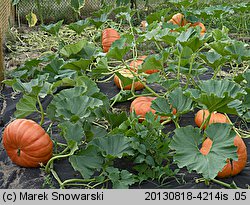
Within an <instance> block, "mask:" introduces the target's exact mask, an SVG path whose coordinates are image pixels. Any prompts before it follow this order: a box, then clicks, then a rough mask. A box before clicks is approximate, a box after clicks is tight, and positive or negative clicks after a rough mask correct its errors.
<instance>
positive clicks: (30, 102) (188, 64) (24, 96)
mask: <svg viewBox="0 0 250 205" xmlns="http://www.w3.org/2000/svg"><path fill="white" fill-rule="evenodd" d="M244 6H245V5H243V6H242V8H245V7H244ZM233 8H236V9H239V8H238V7H236V6H235V7H233ZM240 8H241V7H240ZM213 9H214V11H217V9H218V8H217V7H216V8H213ZM111 11H112V15H113V16H114V15H115V16H116V21H114V19H113V20H112V19H109V18H108V16H109V14H110V13H111ZM121 11H123V12H121ZM163 12H166V15H165V16H164V18H163V17H162V16H161V15H162V14H163ZM193 12H194V11H193ZM195 14H196V15H198V14H197V13H195ZM133 15H135V13H134V12H133V11H132V10H130V9H129V8H125V7H121V8H116V9H112V8H110V7H108V8H106V9H102V10H100V11H99V13H98V17H99V18H94V19H92V18H88V19H85V20H80V21H78V22H75V23H71V24H70V25H62V23H63V21H59V22H57V23H55V24H50V25H46V26H45V25H42V26H41V30H40V28H37V29H35V30H34V32H31V31H28V30H26V29H24V32H23V33H21V34H20V33H19V32H18V31H17V30H14V29H13V30H12V41H11V40H9V41H8V42H7V43H6V53H7V55H6V58H5V60H6V64H7V71H8V72H7V78H6V80H4V82H3V84H2V87H1V98H0V110H1V118H0V123H1V124H0V126H1V133H2V138H3V139H2V142H3V143H2V144H1V147H0V151H1V152H0V153H1V155H0V157H1V162H0V163H1V169H0V177H1V180H0V188H237V187H240V188H248V186H249V183H250V181H249V179H248V178H249V176H248V174H249V162H248V160H247V159H249V153H250V151H249V148H248V147H249V143H250V141H249V136H250V135H249V126H250V124H249V122H250V107H249V99H250V97H249V96H250V89H249V85H250V71H249V60H250V52H249V45H248V41H247V40H246V39H247V38H244V39H243V40H242V39H241V38H232V37H230V35H229V29H227V28H226V27H222V28H208V29H206V27H205V26H204V25H203V24H202V23H201V22H195V21H197V18H195V16H193V14H191V13H187V14H186V16H184V15H182V14H180V13H179V14H176V15H174V13H171V12H170V10H166V9H163V10H162V11H159V12H158V13H157V12H156V13H154V14H150V15H149V16H148V17H147V18H146V20H147V21H148V26H145V27H140V26H134V25H133V23H132V17H133ZM198 17H199V16H198ZM200 17H201V16H200ZM200 20H202V18H200ZM197 25H198V26H197ZM106 28H109V30H105V29H106ZM105 32H106V33H105ZM109 35H110V36H109ZM105 37H106V38H107V39H105ZM109 37H110V39H108V38H109ZM114 38H115V39H114ZM10 39H11V38H10ZM105 40H106V43H107V45H106V44H105ZM110 41H112V42H111V43H112V46H111V47H110V45H108V44H109V43H110ZM13 42H15V43H13ZM104 48H105V49H104ZM106 49H107V50H106ZM25 56H26V57H25ZM115 79H116V80H115ZM148 97H150V98H148ZM137 99H143V100H145V99H147V104H142V105H139V106H138V108H137V107H135V105H133V106H134V107H132V102H134V100H137ZM149 102H150V103H149ZM147 106H148V107H147ZM146 107H147V110H146ZM137 109H138V110H137ZM201 109H203V110H207V111H203V112H204V113H208V114H207V115H208V116H206V117H205V116H204V115H203V117H202V118H203V119H202V118H201V119H200V124H199V123H198V122H197V120H196V117H197V116H196V113H197V111H199V110H201ZM144 110H146V111H144ZM144 112H145V113H146V114H145V113H144ZM137 113H140V114H137ZM220 113H221V114H220ZM218 115H220V116H221V118H219V119H215V116H218ZM19 118H21V119H31V120H33V121H35V122H36V123H37V124H39V125H37V126H41V127H42V128H43V129H44V130H45V131H46V132H47V133H48V135H49V136H50V138H51V140H52V142H53V150H52V151H53V154H52V156H50V158H49V159H46V160H45V161H44V162H42V163H41V162H39V164H38V163H37V162H34V164H33V165H34V166H37V165H39V166H38V167H37V168H31V167H26V168H25V166H24V165H27V163H24V161H22V162H20V164H19V165H20V166H18V165H16V164H18V163H19V162H18V161H15V163H16V164H15V163H14V161H12V160H11V159H10V156H9V155H8V154H7V151H8V149H6V147H5V145H6V144H7V143H8V142H9V141H8V140H6V139H7V137H9V134H10V133H14V131H13V132H10V131H8V132H7V131H6V133H5V132H4V131H5V130H7V128H8V129H11V128H9V125H11V124H12V122H13V121H14V122H17V121H16V119H19ZM204 118H206V119H204ZM210 118H211V119H210ZM212 119H213V120H212ZM210 120H211V122H210ZM19 122H20V121H19ZM25 122H26V121H25ZM28 122H29V123H30V121H28ZM28 122H27V123H28ZM216 122H219V123H216ZM33 125H34V124H33ZM20 129H22V128H20ZM25 129H26V128H25ZM18 130H19V128H18ZM19 133H20V132H19ZM24 133H25V132H24ZM34 133H36V132H35V130H34ZM17 135H18V133H17V134H16V135H15V136H17ZM236 136H237V137H236ZM10 137H11V136H10ZM28 137H29V136H28ZM236 138H237V139H238V140H241V142H242V143H243V144H244V145H243V147H242V150H243V151H242V153H241V154H242V155H244V156H243V158H242V163H241V165H240V167H241V169H240V170H239V171H238V170H237V171H236V172H237V173H236V174H233V172H235V169H234V168H235V167H236V166H234V163H236V161H237V159H238V157H239V159H240V157H241V156H240V154H239V153H238V151H237V147H236V146H235V141H234V140H235V139H236ZM28 139H29V138H27V140H28ZM209 139H211V140H212V144H211V147H210V148H209V150H208V152H207V153H205V152H204V151H202V150H203V149H204V147H203V146H205V142H206V141H207V140H209ZM242 140H243V141H242ZM16 141H17V137H16V138H15V140H14V141H13V143H15V142H16ZM41 146H42V145H41ZM237 146H239V145H237ZM10 147H11V146H10ZM41 148H43V147H41ZM45 148H47V149H49V148H48V147H45ZM45 148H44V149H45ZM20 151H22V150H21V148H20V147H18V149H17V151H16V154H17V155H18V156H21V155H22V154H21V155H20ZM32 153H33V154H34V151H32ZM38 154H39V153H36V155H38ZM33 159H34V158H33ZM229 159H230V160H229ZM28 164H29V163H28ZM33 165H32V166H33ZM226 166H230V169H229V173H227V174H225V176H224V177H225V178H222V179H220V178H219V174H220V173H221V172H220V171H221V170H222V168H223V167H226ZM223 170H224V169H223ZM232 175H233V176H232ZM217 176H218V177H217Z"/></svg>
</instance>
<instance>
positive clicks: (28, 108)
mask: <svg viewBox="0 0 250 205" xmlns="http://www.w3.org/2000/svg"><path fill="white" fill-rule="evenodd" d="M36 103H37V99H36V97H32V96H29V95H24V96H23V97H22V98H21V99H20V100H19V101H18V103H17V104H16V111H15V112H14V115H15V117H16V118H25V117H26V116H28V115H30V114H32V113H33V112H37V111H38V110H37V107H36Z"/></svg>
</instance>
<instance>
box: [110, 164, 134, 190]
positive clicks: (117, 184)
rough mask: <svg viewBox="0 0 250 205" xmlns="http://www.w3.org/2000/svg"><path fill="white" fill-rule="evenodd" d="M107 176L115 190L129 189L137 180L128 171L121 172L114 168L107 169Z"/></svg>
mask: <svg viewBox="0 0 250 205" xmlns="http://www.w3.org/2000/svg"><path fill="white" fill-rule="evenodd" d="M106 172H107V176H108V178H109V179H110V180H111V182H112V184H113V186H112V188H113V189H128V188H129V185H132V184H134V183H135V182H136V181H137V180H136V179H135V176H134V175H133V174H132V173H130V172H128V171H127V170H121V171H120V170H119V169H117V168H114V167H108V168H107V169H106Z"/></svg>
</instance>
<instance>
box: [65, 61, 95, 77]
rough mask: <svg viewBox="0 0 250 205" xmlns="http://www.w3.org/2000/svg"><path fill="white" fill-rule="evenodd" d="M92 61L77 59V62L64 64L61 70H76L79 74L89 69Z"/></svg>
mask: <svg viewBox="0 0 250 205" xmlns="http://www.w3.org/2000/svg"><path fill="white" fill-rule="evenodd" d="M91 62H92V61H91V60H89V59H82V58H81V59H79V60H72V61H69V62H67V63H65V64H64V65H63V66H62V68H63V69H71V70H76V71H79V72H80V73H81V71H86V70H87V69H88V68H89V65H90V63H91Z"/></svg>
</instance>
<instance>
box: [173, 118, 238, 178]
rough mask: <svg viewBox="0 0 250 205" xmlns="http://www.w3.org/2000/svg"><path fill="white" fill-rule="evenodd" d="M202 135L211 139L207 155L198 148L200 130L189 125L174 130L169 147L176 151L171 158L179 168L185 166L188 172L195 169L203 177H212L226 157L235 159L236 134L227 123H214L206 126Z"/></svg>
mask: <svg viewBox="0 0 250 205" xmlns="http://www.w3.org/2000/svg"><path fill="white" fill-rule="evenodd" d="M204 135H205V136H208V137H209V138H210V139H211V140H212V141H213V144H212V147H211V149H210V152H209V153H208V154H207V155H203V154H201V152H200V149H199V147H200V145H201V144H202V139H203V136H202V134H201V133H200V130H199V129H198V128H194V127H192V126H191V125H190V126H187V127H181V128H177V129H176V130H175V134H174V136H173V140H172V141H171V143H170V148H171V149H173V150H175V151H176V153H175V155H174V157H173V159H174V162H176V163H177V165H178V167H179V168H183V167H187V169H188V171H189V172H191V171H196V172H197V173H199V174H202V175H203V177H204V178H205V179H213V178H215V177H216V176H217V173H218V172H219V171H221V170H222V168H223V167H224V166H225V165H226V163H227V161H226V160H227V159H228V158H231V159H233V160H237V154H236V150H237V148H236V147H235V146H234V138H235V136H236V134H235V132H234V131H232V129H231V126H230V125H229V124H221V123H215V124H211V125H209V126H208V127H207V129H206V130H205V133H204ZM183 145H185V146H183Z"/></svg>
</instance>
